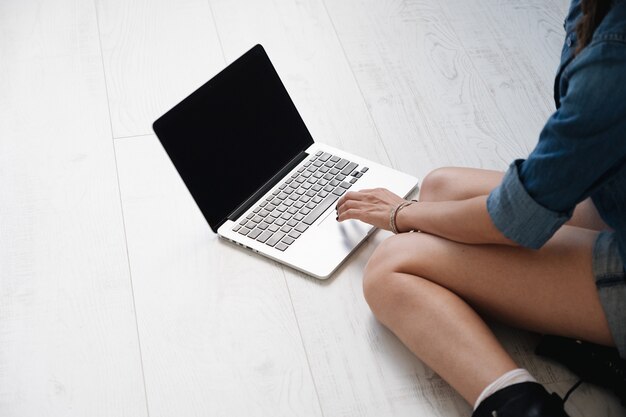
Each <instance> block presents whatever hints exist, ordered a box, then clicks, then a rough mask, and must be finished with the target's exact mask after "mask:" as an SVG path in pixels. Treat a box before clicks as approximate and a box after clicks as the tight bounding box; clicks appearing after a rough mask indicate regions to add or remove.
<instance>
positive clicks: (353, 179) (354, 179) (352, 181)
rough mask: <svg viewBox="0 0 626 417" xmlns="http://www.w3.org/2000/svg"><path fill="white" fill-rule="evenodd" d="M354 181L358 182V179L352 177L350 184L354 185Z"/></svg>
mask: <svg viewBox="0 0 626 417" xmlns="http://www.w3.org/2000/svg"><path fill="white" fill-rule="evenodd" d="M356 180H358V178H357V177H352V178H351V179H350V182H351V183H352V184H354V183H355V182H356Z"/></svg>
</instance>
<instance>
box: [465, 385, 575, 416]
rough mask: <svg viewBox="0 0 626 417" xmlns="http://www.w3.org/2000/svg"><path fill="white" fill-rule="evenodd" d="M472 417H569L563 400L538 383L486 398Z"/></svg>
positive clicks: (508, 388)
mask: <svg viewBox="0 0 626 417" xmlns="http://www.w3.org/2000/svg"><path fill="white" fill-rule="evenodd" d="M472 417H568V415H567V413H566V412H565V410H564V409H563V400H562V399H561V397H559V396H558V395H557V394H554V393H553V394H548V391H546V389H545V388H544V387H543V386H542V385H541V384H538V383H536V382H522V383H520V384H514V385H509V386H508V387H505V388H502V389H501V390H499V391H496V392H495V393H493V394H492V395H490V396H489V397H487V398H485V399H484V400H483V401H482V402H481V403H480V405H479V406H478V408H477V409H476V411H474V414H472Z"/></svg>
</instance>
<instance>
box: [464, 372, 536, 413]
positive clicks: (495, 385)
mask: <svg viewBox="0 0 626 417" xmlns="http://www.w3.org/2000/svg"><path fill="white" fill-rule="evenodd" d="M520 382H537V380H536V379H535V378H533V376H532V375H531V374H530V373H528V371H527V370H526V369H522V368H518V369H513V370H512V371H509V372H507V373H506V374H504V375H502V376H501V377H500V378H498V379H496V380H495V381H493V382H492V383H491V384H489V385H487V388H485V389H484V390H483V392H481V393H480V395H479V396H478V399H477V400H476V403H475V404H474V410H476V409H477V408H478V406H479V405H480V403H481V402H483V400H484V399H485V398H487V397H489V396H490V395H491V394H493V393H495V392H496V391H500V390H501V389H502V388H506V387H508V386H510V385H513V384H519V383H520Z"/></svg>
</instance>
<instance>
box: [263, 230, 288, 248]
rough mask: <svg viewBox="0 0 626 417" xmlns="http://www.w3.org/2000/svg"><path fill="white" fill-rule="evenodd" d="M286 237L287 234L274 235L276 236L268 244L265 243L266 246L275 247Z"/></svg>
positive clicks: (277, 233)
mask: <svg viewBox="0 0 626 417" xmlns="http://www.w3.org/2000/svg"><path fill="white" fill-rule="evenodd" d="M284 236H285V234H284V233H283V232H276V233H274V235H273V236H272V237H271V238H270V240H268V241H267V242H265V243H266V244H268V245H270V246H274V245H275V244H277V243H278V242H280V240H281V239H282V238H283V237H284Z"/></svg>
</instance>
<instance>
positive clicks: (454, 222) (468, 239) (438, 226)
mask: <svg viewBox="0 0 626 417" xmlns="http://www.w3.org/2000/svg"><path fill="white" fill-rule="evenodd" d="M396 226H397V228H398V230H399V231H401V232H406V231H409V230H421V231H422V232H426V233H430V234H432V235H437V236H441V237H444V238H446V239H449V240H454V241H456V242H462V243H475V244H478V243H495V244H504V245H511V246H517V244H516V243H515V242H513V241H512V240H510V239H508V238H506V237H505V236H504V235H503V234H502V233H501V232H500V231H499V230H498V229H497V228H496V227H495V225H494V224H493V222H492V220H491V217H490V216H489V212H488V211H487V196H486V195H484V196H478V197H474V198H470V199H468V200H461V201H442V202H419V203H417V204H412V205H410V206H408V207H405V208H404V209H402V210H400V212H399V213H398V215H397V217H396Z"/></svg>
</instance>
